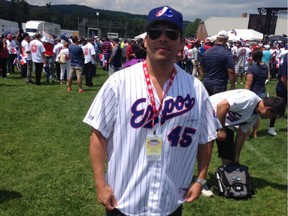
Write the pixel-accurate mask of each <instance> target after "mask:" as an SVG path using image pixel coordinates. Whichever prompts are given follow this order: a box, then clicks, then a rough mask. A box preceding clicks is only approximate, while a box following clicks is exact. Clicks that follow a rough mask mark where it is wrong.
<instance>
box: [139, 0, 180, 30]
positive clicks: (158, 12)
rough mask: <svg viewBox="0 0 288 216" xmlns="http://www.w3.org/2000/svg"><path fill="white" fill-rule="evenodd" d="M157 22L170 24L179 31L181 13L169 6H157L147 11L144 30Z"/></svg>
mask: <svg viewBox="0 0 288 216" xmlns="http://www.w3.org/2000/svg"><path fill="white" fill-rule="evenodd" d="M157 22H167V23H170V24H172V25H173V26H174V27H175V28H177V29H178V30H179V31H180V32H182V30H183V16H182V14H181V13H180V12H178V11H176V10H174V9H173V8H171V7H169V6H162V7H157V8H154V9H152V10H151V11H150V12H149V14H148V17H147V21H146V25H145V27H144V29H145V31H147V30H148V29H149V28H150V27H151V26H152V25H153V24H155V23H157Z"/></svg>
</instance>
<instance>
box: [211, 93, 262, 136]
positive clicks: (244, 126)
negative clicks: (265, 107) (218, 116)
mask: <svg viewBox="0 0 288 216" xmlns="http://www.w3.org/2000/svg"><path fill="white" fill-rule="evenodd" d="M225 99H226V100H227V101H228V103H229V105H230V108H229V111H228V113H227V117H226V120H225V126H233V125H239V126H240V128H241V130H242V131H243V132H245V133H246V132H248V131H249V129H250V128H251V127H252V126H253V125H254V124H255V123H256V121H257V120H258V119H259V115H258V114H257V113H256V112H255V108H256V106H257V104H258V103H259V101H260V100H261V98H260V97H258V96H257V95H256V94H255V93H254V92H252V91H250V90H248V89H235V90H230V91H226V92H221V93H218V94H215V95H212V96H210V100H211V103H212V106H213V109H214V110H215V113H217V104H218V103H220V102H221V101H223V100H225Z"/></svg>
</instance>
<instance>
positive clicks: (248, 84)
mask: <svg viewBox="0 0 288 216" xmlns="http://www.w3.org/2000/svg"><path fill="white" fill-rule="evenodd" d="M252 82H253V75H252V74H247V75H246V82H245V89H249V90H250V89H251V86H252Z"/></svg>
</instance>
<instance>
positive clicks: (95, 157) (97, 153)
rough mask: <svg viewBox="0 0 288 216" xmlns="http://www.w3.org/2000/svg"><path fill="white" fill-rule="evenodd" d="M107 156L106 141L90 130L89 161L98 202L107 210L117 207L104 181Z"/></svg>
mask: <svg viewBox="0 0 288 216" xmlns="http://www.w3.org/2000/svg"><path fill="white" fill-rule="evenodd" d="M106 156H107V140H106V138H105V137H103V136H102V134H101V133H100V132H99V131H97V130H95V129H92V132H91V135H90V160H91V163H92V168H93V173H94V180H95V185H96V192H97V195H98V201H99V203H101V204H102V205H103V206H105V208H106V209H107V210H113V209H114V207H115V206H116V205H117V201H116V198H115V196H114V193H113V191H112V189H111V188H110V187H109V185H108V184H107V182H106V180H105V160H106Z"/></svg>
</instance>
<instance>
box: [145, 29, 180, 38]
mask: <svg viewBox="0 0 288 216" xmlns="http://www.w3.org/2000/svg"><path fill="white" fill-rule="evenodd" d="M147 33H148V36H149V37H150V39H151V40H156V39H157V38H159V37H160V36H161V35H162V33H165V34H166V36H167V37H168V38H169V39H170V40H177V39H178V37H179V35H180V32H179V31H178V30H176V29H171V28H166V29H161V28H150V29H149V30H148V31H147Z"/></svg>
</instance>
